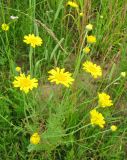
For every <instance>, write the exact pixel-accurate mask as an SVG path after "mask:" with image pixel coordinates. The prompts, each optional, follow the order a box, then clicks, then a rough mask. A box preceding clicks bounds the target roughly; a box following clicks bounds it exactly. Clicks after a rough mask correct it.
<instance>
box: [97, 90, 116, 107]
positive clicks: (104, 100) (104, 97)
mask: <svg viewBox="0 0 127 160" xmlns="http://www.w3.org/2000/svg"><path fill="white" fill-rule="evenodd" d="M98 97H99V100H98V104H99V105H100V107H110V106H112V105H113V102H112V100H111V99H110V96H109V95H108V94H106V93H104V92H102V93H99V94H98Z"/></svg>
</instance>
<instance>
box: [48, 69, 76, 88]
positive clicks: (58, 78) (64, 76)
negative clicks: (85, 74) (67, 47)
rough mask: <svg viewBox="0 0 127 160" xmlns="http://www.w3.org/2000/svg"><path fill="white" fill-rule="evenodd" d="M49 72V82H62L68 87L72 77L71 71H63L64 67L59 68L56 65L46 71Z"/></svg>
mask: <svg viewBox="0 0 127 160" xmlns="http://www.w3.org/2000/svg"><path fill="white" fill-rule="evenodd" d="M48 73H49V74H51V75H50V76H49V78H48V80H49V81H50V82H55V83H56V84H63V85H64V86H66V87H69V86H70V85H71V84H72V82H73V81H74V79H73V78H72V77H71V73H69V72H65V69H64V68H63V69H60V68H58V67H56V68H55V69H52V70H50V71H49V72H48Z"/></svg>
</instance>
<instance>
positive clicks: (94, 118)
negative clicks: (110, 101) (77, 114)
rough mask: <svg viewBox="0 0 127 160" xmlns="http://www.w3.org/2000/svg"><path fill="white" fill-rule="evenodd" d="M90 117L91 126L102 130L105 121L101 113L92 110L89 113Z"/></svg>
mask: <svg viewBox="0 0 127 160" xmlns="http://www.w3.org/2000/svg"><path fill="white" fill-rule="evenodd" d="M90 115H91V124H92V125H98V126H100V127H101V128H104V125H105V119H104V117H103V115H102V114H101V113H99V112H98V111H96V109H93V110H92V111H90Z"/></svg>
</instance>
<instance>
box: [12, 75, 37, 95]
mask: <svg viewBox="0 0 127 160" xmlns="http://www.w3.org/2000/svg"><path fill="white" fill-rule="evenodd" d="M13 85H14V87H16V88H20V90H21V91H23V92H25V93H28V92H29V91H30V90H32V89H33V88H37V86H38V80H37V79H35V78H33V79H31V77H30V75H28V76H25V74H24V73H23V74H20V75H19V76H16V77H15V80H14V82H13Z"/></svg>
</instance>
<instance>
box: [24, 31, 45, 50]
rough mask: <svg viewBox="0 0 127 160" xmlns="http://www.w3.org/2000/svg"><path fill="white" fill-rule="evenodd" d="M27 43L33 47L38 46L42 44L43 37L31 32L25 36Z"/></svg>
mask: <svg viewBox="0 0 127 160" xmlns="http://www.w3.org/2000/svg"><path fill="white" fill-rule="evenodd" d="M23 42H25V43H26V44H30V45H31V46H32V47H33V48H35V47H36V46H41V45H42V43H43V42H42V39H41V38H40V37H39V36H35V35H34V34H29V35H28V36H24V40H23Z"/></svg>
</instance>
